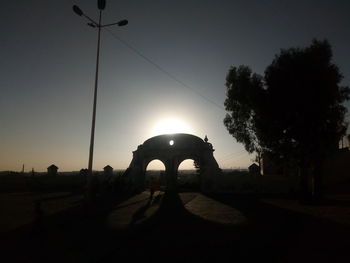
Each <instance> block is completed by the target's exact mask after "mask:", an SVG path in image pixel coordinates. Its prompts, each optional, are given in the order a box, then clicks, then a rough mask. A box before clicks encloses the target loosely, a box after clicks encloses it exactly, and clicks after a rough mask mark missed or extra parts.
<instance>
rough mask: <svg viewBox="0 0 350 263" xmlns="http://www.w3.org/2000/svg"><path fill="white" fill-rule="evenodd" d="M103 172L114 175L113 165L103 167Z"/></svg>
mask: <svg viewBox="0 0 350 263" xmlns="http://www.w3.org/2000/svg"><path fill="white" fill-rule="evenodd" d="M103 174H104V175H107V176H112V175H113V167H111V166H110V165H106V166H105V167H104V168H103Z"/></svg>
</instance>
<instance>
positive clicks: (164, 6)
mask: <svg viewBox="0 0 350 263" xmlns="http://www.w3.org/2000/svg"><path fill="white" fill-rule="evenodd" d="M74 4H77V5H78V6H80V8H81V9H82V10H83V11H84V12H85V13H86V14H88V15H89V16H91V17H93V18H95V19H97V15H98V13H97V7H96V1H95V0H75V1H72V0H55V1H45V0H13V1H3V2H2V4H1V5H2V6H1V9H0V12H1V15H0V21H1V27H0V31H1V41H0V45H1V49H0V52H1V59H0V70H1V78H0V91H1V93H0V170H14V171H20V170H21V169H22V164H23V163H24V164H25V170H27V171H28V170H31V169H32V168H34V169H35V170H36V171H44V170H46V167H48V166H49V165H51V164H52V163H54V164H56V165H57V166H58V167H59V168H60V171H70V170H79V169H81V168H83V167H87V162H88V149H89V138H90V126H91V115H92V99H93V85H94V72H95V61H96V40H97V31H96V29H93V28H91V27H88V26H87V25H86V22H87V21H86V20H85V19H84V18H82V17H79V16H77V15H75V14H74V13H73V11H72V5H74ZM349 12H350V1H348V0H343V1H342V0H329V1H322V0H321V1H320V0H318V1H301V0H293V1H286V0H278V1H277V0H276V1H267V0H266V1H265V0H256V1H249V0H248V1H247V0H244V1H243V0H242V1H238V0H227V1H226V0H220V1H218V0H212V1H205V0H201V1H199V0H196V1H194V0H177V1H174V0H172V1H170V0H162V1H160V0H158V1H154V0H150V1H141V0H120V1H117V0H115V1H112V0H109V1H108V0H107V7H106V10H105V11H104V13H103V15H104V17H103V23H111V22H115V21H119V20H121V19H128V20H129V24H128V25H127V26H126V27H111V28H110V29H109V31H104V32H103V33H102V43H101V57H100V75H99V77H100V81H99V91H98V105H97V122H96V136H95V153H94V169H97V170H100V169H102V168H103V167H104V166H105V165H107V164H109V165H111V166H112V167H114V168H115V169H125V168H127V167H128V165H129V163H130V161H131V158H132V151H133V150H135V149H136V148H137V146H138V145H139V144H142V143H143V142H144V141H145V140H146V139H148V138H150V137H152V136H154V135H157V133H159V132H161V131H162V129H161V128H159V127H161V126H162V125H164V122H167V121H168V122H169V121H170V120H175V121H176V122H177V124H176V126H177V128H180V129H179V130H176V131H182V132H187V133H192V134H194V135H197V136H199V137H201V138H204V136H205V135H207V136H208V138H209V142H211V143H212V144H213V146H214V148H215V149H216V151H215V152H214V156H215V158H216V159H217V161H218V163H219V165H220V167H221V168H230V167H247V166H248V165H250V164H251V159H252V158H253V156H249V155H248V154H247V153H246V152H245V151H244V148H243V146H242V145H240V144H237V143H236V142H235V140H234V138H233V137H231V136H230V135H229V134H228V132H227V130H226V128H225V127H224V125H223V118H224V116H225V111H224V110H223V102H224V100H225V91H226V88H225V86H224V84H225V77H226V74H227V72H228V70H229V68H230V66H232V65H240V64H245V65H249V66H250V67H251V68H252V69H253V71H255V72H257V73H260V74H262V73H263V71H264V69H265V68H266V66H267V65H268V64H269V63H271V61H272V59H273V57H274V55H275V54H277V53H278V52H279V51H280V49H281V48H289V47H292V46H300V47H303V46H306V45H309V44H310V43H311V40H312V38H319V39H323V38H327V39H328V40H329V41H330V43H331V45H332V46H333V52H334V61H335V62H336V64H338V65H339V67H340V69H341V71H342V72H343V74H344V76H345V78H344V81H343V85H349V82H350V81H349V80H350V64H349V47H350V30H349V29H350V16H349ZM116 37H118V38H120V39H122V40H123V41H125V42H126V43H127V45H129V47H128V46H127V45H125V44H124V43H122V42H120V41H119V40H118V39H117V38H116ZM130 46H131V47H133V48H134V50H132V49H130ZM135 50H136V51H137V52H138V53H137V52H135ZM140 54H141V55H142V56H144V57H142V56H140ZM145 58H146V59H145ZM150 61H151V62H150ZM152 63H153V64H152ZM154 64H156V65H157V66H155V65H154ZM158 67H161V69H159V68H158ZM162 70H163V71H162ZM164 71H166V72H168V73H169V74H170V75H171V76H172V77H171V76H169V74H166V73H164ZM174 78H175V79H177V80H178V81H176V80H175V79H174ZM179 82H182V83H183V84H184V85H185V86H186V87H184V86H183V85H182V84H180V83H179ZM347 106H348V108H349V103H348V104H347ZM348 116H349V115H348ZM157 127H158V128H157Z"/></svg>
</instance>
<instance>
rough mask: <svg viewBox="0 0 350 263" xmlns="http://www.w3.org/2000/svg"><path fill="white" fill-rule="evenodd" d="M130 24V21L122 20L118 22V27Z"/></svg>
mask: <svg viewBox="0 0 350 263" xmlns="http://www.w3.org/2000/svg"><path fill="white" fill-rule="evenodd" d="M128 23H129V21H128V20H126V19H124V20H120V21H119V22H118V26H126V25H127V24H128Z"/></svg>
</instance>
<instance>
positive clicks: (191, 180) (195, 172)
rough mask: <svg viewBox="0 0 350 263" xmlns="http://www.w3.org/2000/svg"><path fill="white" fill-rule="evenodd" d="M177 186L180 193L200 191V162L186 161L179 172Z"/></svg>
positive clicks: (181, 164) (182, 163)
mask: <svg viewBox="0 0 350 263" xmlns="http://www.w3.org/2000/svg"><path fill="white" fill-rule="evenodd" d="M177 185H178V189H179V191H180V192H188V191H199V190H200V169H199V163H198V161H195V160H194V159H186V160H184V161H182V162H181V163H180V165H179V168H178V170H177Z"/></svg>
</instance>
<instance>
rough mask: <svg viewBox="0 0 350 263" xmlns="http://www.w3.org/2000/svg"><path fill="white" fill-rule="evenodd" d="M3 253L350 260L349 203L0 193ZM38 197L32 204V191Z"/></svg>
mask: <svg viewBox="0 0 350 263" xmlns="http://www.w3.org/2000/svg"><path fill="white" fill-rule="evenodd" d="M0 197H1V203H0V204H1V211H6V212H5V213H2V214H4V215H5V216H2V217H1V233H0V234H1V239H0V241H1V243H2V244H1V246H2V248H4V254H3V258H6V261H3V262H114V261H120V262H126V260H128V261H134V260H142V261H146V262H160V261H167V262H169V261H170V262H179V261H192V262H219V261H221V262H233V261H236V262H251V261H255V262H256V261H257V260H259V261H260V260H264V261H265V260H266V261H267V262H349V261H350V255H349V248H350V246H349V243H350V242H349V241H350V224H349V222H350V221H349V209H350V202H349V199H350V198H348V197H347V196H337V197H333V198H328V203H326V204H325V205H322V206H316V207H311V206H302V205H300V204H298V203H297V202H296V201H293V200H288V199H282V198H277V197H275V198H271V197H270V198H262V197H258V196H250V195H203V194H200V193H180V194H176V193H173V194H170V193H167V194H165V193H163V192H156V193H155V196H154V197H153V199H152V200H150V198H149V193H148V192H143V193H141V194H138V195H135V196H132V197H129V198H114V197H113V196H109V197H105V198H101V199H99V200H97V201H96V202H94V203H91V204H89V205H86V204H85V203H84V202H83V199H82V196H79V195H71V194H69V193H51V194H50V195H48V196H41V197H40V198H39V197H38V196H35V195H33V194H30V193H16V194H6V195H0ZM38 199H40V200H42V202H41V204H40V211H39V212H38V208H37V202H36V201H37V200H38Z"/></svg>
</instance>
